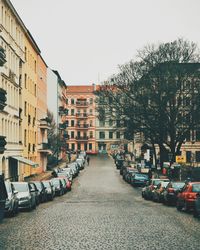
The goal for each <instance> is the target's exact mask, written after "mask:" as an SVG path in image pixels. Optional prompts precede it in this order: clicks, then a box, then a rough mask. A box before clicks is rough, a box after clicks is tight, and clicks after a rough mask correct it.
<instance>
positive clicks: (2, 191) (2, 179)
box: [0, 175, 8, 223]
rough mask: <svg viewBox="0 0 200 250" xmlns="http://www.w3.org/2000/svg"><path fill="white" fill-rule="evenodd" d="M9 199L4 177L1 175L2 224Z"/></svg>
mask: <svg viewBox="0 0 200 250" xmlns="http://www.w3.org/2000/svg"><path fill="white" fill-rule="evenodd" d="M7 198H8V194H7V191H6V186H5V182H4V178H3V175H0V223H1V221H2V220H3V218H4V212H5V203H6V199H7Z"/></svg>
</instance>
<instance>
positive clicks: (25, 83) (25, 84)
mask: <svg viewBox="0 0 200 250" xmlns="http://www.w3.org/2000/svg"><path fill="white" fill-rule="evenodd" d="M24 87H25V88H26V89H27V75H26V74H25V75H24Z"/></svg>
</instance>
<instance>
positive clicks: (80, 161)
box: [76, 158, 85, 169]
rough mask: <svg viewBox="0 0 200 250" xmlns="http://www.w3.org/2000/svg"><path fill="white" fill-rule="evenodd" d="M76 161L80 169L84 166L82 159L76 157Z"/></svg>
mask: <svg viewBox="0 0 200 250" xmlns="http://www.w3.org/2000/svg"><path fill="white" fill-rule="evenodd" d="M76 162H77V163H78V164H79V168H80V169H84V167H85V163H84V159H82V158H78V159H76Z"/></svg>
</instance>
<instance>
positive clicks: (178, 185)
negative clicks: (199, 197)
mask: <svg viewBox="0 0 200 250" xmlns="http://www.w3.org/2000/svg"><path fill="white" fill-rule="evenodd" d="M184 185H185V183H184V182H174V183H172V187H173V188H174V189H180V188H182V187H183V186H184Z"/></svg>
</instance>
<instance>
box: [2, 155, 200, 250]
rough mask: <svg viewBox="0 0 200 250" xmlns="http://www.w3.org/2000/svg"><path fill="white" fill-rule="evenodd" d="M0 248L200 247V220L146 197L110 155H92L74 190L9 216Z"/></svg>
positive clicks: (122, 248) (122, 249)
mask: <svg viewBox="0 0 200 250" xmlns="http://www.w3.org/2000/svg"><path fill="white" fill-rule="evenodd" d="M0 249H9V250H10V249H13V250H18V249H19V250H22V249H31V250H33V249H34V250H40V249H43V250H45V249H50V250H51V249H52V250H57V249H63V250H66V249H70V250H71V249H73V250H79V249H86V250H89V249H91V250H95V249H109V250H111V249H115V250H118V249H120V250H125V249H133V250H137V249H149V250H151V249H152V250H153V249H158V250H161V249H162V250H165V249H173V250H176V249H179V250H181V249H185V250H186V249H187V250H189V249H194V250H198V249H200V221H199V220H197V219H194V218H193V217H192V215H191V214H186V213H180V212H177V211H176V209H175V208H173V207H166V206H163V205H162V204H157V203H153V202H151V201H145V200H143V199H142V198H141V195H140V190H139V189H133V188H132V187H131V186H129V185H128V184H127V183H125V182H124V181H123V180H122V178H121V176H120V175H119V172H118V170H116V168H115V166H114V164H113V161H112V160H111V159H110V158H105V157H101V158H100V157H93V158H91V161H90V166H87V167H86V169H85V170H83V171H82V172H81V173H80V175H79V177H78V178H77V179H76V180H75V181H74V184H73V190H72V191H71V193H68V194H66V195H65V196H62V197H58V198H56V199H55V200H54V201H53V202H49V203H45V204H41V205H40V206H39V207H38V208H37V209H36V210H35V211H32V212H22V213H19V215H18V216H17V217H14V218H6V219H5V220H4V223H3V224H1V225H0Z"/></svg>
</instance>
